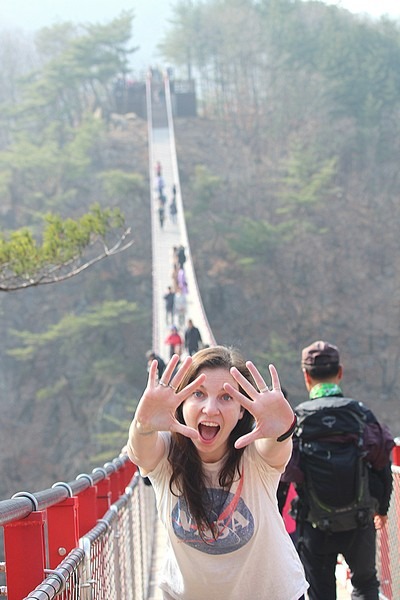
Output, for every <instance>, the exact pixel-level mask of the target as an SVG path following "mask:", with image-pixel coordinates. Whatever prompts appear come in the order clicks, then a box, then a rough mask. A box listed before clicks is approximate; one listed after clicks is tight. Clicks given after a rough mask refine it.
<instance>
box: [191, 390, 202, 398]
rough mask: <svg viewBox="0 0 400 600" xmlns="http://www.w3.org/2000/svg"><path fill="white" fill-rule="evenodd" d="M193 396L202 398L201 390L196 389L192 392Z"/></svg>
mask: <svg viewBox="0 0 400 600" xmlns="http://www.w3.org/2000/svg"><path fill="white" fill-rule="evenodd" d="M193 396H194V397H195V398H202V397H203V392H201V391H200V390H196V391H195V392H193Z"/></svg>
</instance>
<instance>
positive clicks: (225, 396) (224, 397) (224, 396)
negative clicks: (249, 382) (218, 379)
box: [222, 394, 232, 401]
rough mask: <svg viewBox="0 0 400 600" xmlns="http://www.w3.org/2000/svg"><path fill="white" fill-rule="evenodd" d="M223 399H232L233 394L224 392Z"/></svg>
mask: <svg viewBox="0 0 400 600" xmlns="http://www.w3.org/2000/svg"><path fill="white" fill-rule="evenodd" d="M222 400H226V401H227V400H232V396H230V395H229V394H224V395H223V396H222Z"/></svg>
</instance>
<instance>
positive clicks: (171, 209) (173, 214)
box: [169, 198, 178, 225]
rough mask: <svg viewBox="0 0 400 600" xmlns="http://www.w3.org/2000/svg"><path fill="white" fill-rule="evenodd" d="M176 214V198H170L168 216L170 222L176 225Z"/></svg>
mask: <svg viewBox="0 0 400 600" xmlns="http://www.w3.org/2000/svg"><path fill="white" fill-rule="evenodd" d="M177 213H178V208H177V206H176V198H172V200H171V203H170V205H169V214H170V216H171V222H172V223H173V224H174V225H176V215H177Z"/></svg>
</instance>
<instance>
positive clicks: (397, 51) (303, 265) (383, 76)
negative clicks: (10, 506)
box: [0, 0, 400, 498]
mask: <svg viewBox="0 0 400 600" xmlns="http://www.w3.org/2000/svg"><path fill="white" fill-rule="evenodd" d="M131 25H132V15H129V14H128V15H126V14H124V15H121V16H120V17H118V18H116V19H115V21H113V22H112V23H110V24H108V25H86V26H78V25H72V24H60V25H59V26H57V27H54V28H52V29H46V30H43V31H41V32H39V34H38V36H37V38H36V40H34V41H31V40H26V39H23V38H21V37H12V36H11V37H10V36H9V35H5V34H4V35H1V33H0V56H1V64H2V66H3V67H4V68H3V69H2V71H1V73H0V80H1V86H0V101H1V105H2V110H1V112H0V114H1V116H0V119H1V127H0V132H1V133H0V194H1V215H0V218H1V225H2V230H3V234H4V235H5V234H7V235H8V234H10V235H11V232H12V231H14V230H16V229H18V228H21V227H27V228H29V230H30V231H31V232H32V233H33V234H34V235H35V236H36V237H37V238H38V239H40V235H41V231H42V230H43V224H44V215H45V214H47V213H49V212H51V213H52V214H57V215H60V216H61V217H63V218H68V217H71V218H79V217H81V216H82V215H84V214H87V213H88V211H89V210H90V207H91V206H93V205H94V204H96V203H97V204H98V206H99V207H101V209H102V210H106V209H108V208H109V209H115V208H118V209H119V210H120V211H121V212H122V213H123V214H124V217H125V224H126V226H129V227H131V228H132V237H133V240H134V243H133V245H132V246H131V247H130V248H129V249H128V250H126V251H125V252H122V253H121V254H118V255H117V256H114V257H112V258H109V259H106V260H104V261H101V262H99V263H97V264H96V265H95V266H93V267H92V268H91V269H89V270H87V271H85V272H84V273H82V274H81V275H79V276H77V277H74V278H72V279H70V280H69V281H65V282H63V283H59V284H53V285H48V286H37V287H32V288H30V289H27V290H21V291H18V292H4V293H2V294H0V302H1V306H0V310H1V317H2V318H1V332H2V342H3V343H2V349H1V365H0V375H1V380H0V381H1V392H2V393H1V396H0V403H1V419H2V425H3V429H2V431H3V435H2V436H1V446H0V448H1V454H0V456H1V458H0V463H1V467H2V472H3V477H2V483H1V486H0V497H3V498H4V497H8V496H9V495H11V494H12V493H14V492H16V491H18V490H21V489H27V490H33V491H34V490H38V489H43V488H44V487H48V486H49V485H51V484H52V483H53V482H54V481H56V480H61V479H62V480H66V481H68V480H69V479H70V478H72V477H75V476H76V475H77V473H78V472H82V471H86V470H90V469H91V468H92V467H93V466H97V465H98V464H100V462H101V460H107V459H110V458H112V457H113V456H115V454H117V453H118V451H119V448H120V446H121V444H122V443H123V440H124V437H125V433H126V431H127V422H128V419H129V417H130V413H131V412H132V410H133V409H134V406H135V403H136V401H137V399H138V397H139V395H140V392H141V390H142V388H143V385H144V383H145V377H146V373H145V360H144V353H145V351H146V350H147V349H148V348H149V347H150V343H151V308H152V307H151V244H150V239H149V238H150V235H149V233H150V211H149V187H148V173H147V168H148V157H147V129H146V123H145V122H143V121H142V120H140V119H139V118H137V119H131V120H127V121H126V123H125V124H124V126H123V128H121V127H117V128H116V127H115V123H114V124H113V122H112V120H111V119H110V118H109V115H110V114H111V113H112V112H113V111H114V110H115V106H114V104H113V86H114V84H115V80H116V78H117V77H118V76H119V75H120V74H121V73H122V74H127V73H128V72H129V55H130V52H131V50H130V49H131V48H132V47H134V46H135V41H134V38H133V39H132V37H131V36H132V33H131ZM162 51H163V54H164V56H165V60H166V62H168V64H171V65H174V71H175V73H176V77H186V76H187V75H188V74H191V75H192V76H193V77H195V79H196V85H197V90H198V95H199V99H198V100H199V116H198V117H197V118H193V119H176V122H175V134H176V140H177V149H178V163H179V169H180V179H181V187H182V195H183V201H184V205H185V209H186V217H187V225H188V232H189V238H190V242H191V249H192V255H193V257H194V262H195V269H196V274H197V277H198V281H199V286H200V290H201V292H202V296H203V301H204V305H205V309H206V312H207V315H208V318H209V321H210V324H211V326H212V328H213V330H214V334H215V337H216V339H217V340H218V341H219V342H221V343H232V344H235V345H238V346H240V347H241V349H242V350H243V352H244V353H245V354H246V356H247V357H249V358H251V359H253V360H255V361H256V362H257V364H259V365H260V366H261V365H264V368H265V369H266V366H267V364H268V363H269V362H274V363H275V364H276V366H277V367H278V370H279V373H280V375H281V378H282V382H283V384H284V386H285V388H286V389H287V391H288V394H289V399H290V400H291V401H292V402H293V403H294V404H295V403H297V402H298V401H300V400H303V399H304V398H305V392H304V386H303V383H302V377H301V373H300V368H299V356H300V351H301V348H302V347H303V346H304V345H306V344H308V343H310V342H311V341H313V340H315V339H318V338H326V339H328V340H329V341H331V342H333V343H336V344H338V345H339V347H340V348H341V350H342V358H343V362H344V366H345V378H344V386H343V387H344V391H345V392H346V393H347V394H348V395H354V396H355V397H356V398H357V399H360V400H365V402H366V403H367V404H369V405H370V406H371V407H372V408H373V409H374V410H375V411H376V412H377V414H379V415H380V416H381V417H382V418H383V419H384V420H386V421H387V422H388V423H389V424H390V425H391V427H392V429H393V433H395V434H400V411H399V408H398V405H399V398H398V392H397V385H398V380H399V361H400V350H399V344H398V338H399V333H398V330H399V326H400V322H399V314H398V313H399V299H400V271H399V269H400V261H399V244H400V241H399V235H398V223H399V222H400V215H399V214H398V213H399V212H400V206H399V201H398V199H399V195H400V193H399V192H400V174H399V169H398V161H399V156H400V148H399V146H400V141H399V140H400V136H399V131H398V130H399V127H400V125H399V124H400V119H399V116H400V72H399V70H398V65H399V64H400V29H399V26H398V25H396V24H394V23H392V22H389V21H380V22H378V23H373V22H369V21H363V20H360V19H359V18H356V17H354V16H353V15H351V14H350V13H348V12H346V11H344V10H341V9H338V8H336V7H327V6H325V5H323V4H322V3H320V2H300V1H289V0H279V1H276V0H270V1H267V0H263V1H258V2H255V1H250V0H229V1H228V0H225V1H222V0H213V1H211V0H208V1H207V2H202V3H198V2H179V3H177V6H176V10H175V19H174V22H173V23H172V24H171V26H170V29H169V33H168V34H167V36H166V38H165V39H164V40H163V43H162ZM90 252H91V253H92V254H93V253H95V250H94V249H92V250H91V251H90ZM92 254H90V253H89V256H88V259H90V257H91V256H92ZM0 279H1V273H0Z"/></svg>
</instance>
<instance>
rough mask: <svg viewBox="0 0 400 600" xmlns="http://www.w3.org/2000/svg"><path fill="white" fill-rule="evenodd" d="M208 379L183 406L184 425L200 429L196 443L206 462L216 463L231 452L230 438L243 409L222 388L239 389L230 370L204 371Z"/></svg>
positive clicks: (220, 368) (201, 371) (219, 368)
mask: <svg viewBox="0 0 400 600" xmlns="http://www.w3.org/2000/svg"><path fill="white" fill-rule="evenodd" d="M201 373H204V374H205V375H206V379H205V381H204V383H203V384H202V385H199V387H198V388H197V389H196V390H195V392H193V393H192V394H191V395H190V396H189V398H187V399H186V400H185V401H184V403H183V406H182V411H183V418H184V420H185V424H186V425H188V426H189V427H193V428H194V429H197V431H198V432H199V435H200V439H199V440H194V441H193V443H194V445H195V446H196V448H197V450H198V452H199V455H200V458H201V460H202V461H203V462H209V463H212V462H217V461H218V460H220V459H221V458H223V456H224V455H225V453H226V451H227V449H228V439H229V435H230V434H231V432H232V430H233V429H234V428H235V426H236V424H237V422H238V420H239V419H241V418H242V416H243V408H242V406H241V405H240V403H239V402H238V401H237V400H234V399H233V398H232V396H230V395H229V394H228V393H227V392H226V391H225V390H224V388H223V385H224V383H230V384H231V385H232V387H235V388H236V389H239V386H238V384H237V382H236V381H235V380H234V378H233V377H232V375H231V374H230V373H229V371H228V370H227V369H225V368H222V367H218V368H215V369H213V368H211V369H210V368H208V369H201V370H200V371H199V373H198V375H200V374H201Z"/></svg>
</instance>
